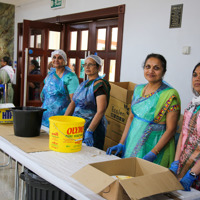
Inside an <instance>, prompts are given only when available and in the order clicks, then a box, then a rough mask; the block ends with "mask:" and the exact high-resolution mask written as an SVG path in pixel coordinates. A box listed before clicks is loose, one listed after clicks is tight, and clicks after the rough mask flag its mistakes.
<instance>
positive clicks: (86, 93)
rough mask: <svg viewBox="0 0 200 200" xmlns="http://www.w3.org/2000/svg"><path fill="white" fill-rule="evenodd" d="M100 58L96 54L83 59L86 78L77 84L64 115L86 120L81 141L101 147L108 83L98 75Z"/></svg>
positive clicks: (108, 91) (104, 125)
mask: <svg viewBox="0 0 200 200" xmlns="http://www.w3.org/2000/svg"><path fill="white" fill-rule="evenodd" d="M101 65H102V60H101V58H100V57H99V56H97V55H90V56H88V57H87V58H86V59H85V64H83V67H84V68H85V74H86V75H87V76H88V80H86V81H84V82H83V83H81V84H80V85H79V87H78V88H77V90H76V92H75V93H74V96H73V98H72V101H71V103H70V105H69V106H68V108H67V110H66V112H65V115H73V116H77V117H82V118H84V119H85V120H86V123H85V126H84V130H85V133H84V139H83V142H84V143H86V145H87V146H94V147H96V148H99V149H103V145H104V140H105V133H106V119H105V116H104V113H105V111H106V108H107V106H108V102H109V98H110V84H109V83H108V82H107V81H106V80H104V79H102V78H100V77H99V75H98V73H99V71H100V69H101Z"/></svg>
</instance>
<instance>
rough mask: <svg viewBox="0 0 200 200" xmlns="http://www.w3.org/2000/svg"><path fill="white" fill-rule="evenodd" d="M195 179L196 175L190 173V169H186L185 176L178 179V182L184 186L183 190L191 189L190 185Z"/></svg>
mask: <svg viewBox="0 0 200 200" xmlns="http://www.w3.org/2000/svg"><path fill="white" fill-rule="evenodd" d="M195 180H197V177H193V176H192V175H191V174H190V170H188V171H187V173H186V174H185V176H184V177H183V178H182V179H181V180H180V183H181V184H182V186H183V187H184V190H185V191H190V190H191V189H190V187H191V186H192V184H193V182H194V181H195Z"/></svg>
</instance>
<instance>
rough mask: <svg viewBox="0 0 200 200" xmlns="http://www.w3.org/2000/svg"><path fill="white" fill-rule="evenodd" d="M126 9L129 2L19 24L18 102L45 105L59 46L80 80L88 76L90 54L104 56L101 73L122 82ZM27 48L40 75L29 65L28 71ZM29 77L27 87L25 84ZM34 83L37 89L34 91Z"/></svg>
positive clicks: (16, 98) (108, 78)
mask: <svg viewBox="0 0 200 200" xmlns="http://www.w3.org/2000/svg"><path fill="white" fill-rule="evenodd" d="M124 12H125V5H120V6H116V7H111V8H105V9H99V10H94V11H89V12H83V13H78V14H71V15H65V16H57V17H53V18H48V19H42V20H37V21H29V20H24V22H23V23H21V24H18V52H17V57H18V58H17V85H16V87H15V102H14V103H15V105H19V104H20V105H21V106H22V105H24V103H25V105H26V106H41V104H42V102H41V101H40V99H39V94H40V92H41V90H42V88H43V85H44V84H43V81H44V79H45V77H46V75H47V73H48V63H49V62H50V60H51V59H50V56H51V52H52V51H53V50H55V49H58V48H60V49H63V50H64V51H65V52H66V53H67V57H68V59H67V60H68V66H69V67H70V68H71V69H72V70H74V72H75V73H76V74H77V76H78V78H79V81H80V82H82V81H83V80H84V79H85V78H86V77H85V75H84V69H83V68H82V64H83V61H84V58H85V57H86V56H88V55H89V54H97V55H99V56H100V57H101V58H102V59H103V61H104V62H103V63H104V64H103V66H102V69H101V72H100V75H102V76H104V78H105V79H106V80H108V81H116V82H118V81H120V69H121V53H122V39H123V22H124ZM27 48H28V50H29V51H28V64H27V65H28V67H29V66H30V63H31V60H36V61H37V62H38V63H39V69H38V71H39V73H38V74H31V73H30V70H29V68H28V70H27V71H28V73H27V74H25V65H26V63H25V56H26V55H25V49H27ZM26 77H27V87H24V84H25V82H26V81H25V79H26ZM32 83H33V84H34V85H35V86H34V87H35V88H36V90H35V91H34V92H33V93H32V92H31V91H32V89H31V88H30V85H32ZM19 88H20V89H19ZM24 88H26V89H24ZM24 90H26V91H24ZM19 94H20V95H19ZM24 94H25V96H26V97H25V99H26V102H24V100H23V99H24V98H23V96H24ZM30 94H31V95H30ZM18 103H19V104H18Z"/></svg>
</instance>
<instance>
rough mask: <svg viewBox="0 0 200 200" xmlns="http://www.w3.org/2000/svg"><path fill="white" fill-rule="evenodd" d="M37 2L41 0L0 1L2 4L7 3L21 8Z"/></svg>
mask: <svg viewBox="0 0 200 200" xmlns="http://www.w3.org/2000/svg"><path fill="white" fill-rule="evenodd" d="M36 1H39V0H0V3H7V4H12V5H15V6H21V5H25V4H29V3H32V2H36Z"/></svg>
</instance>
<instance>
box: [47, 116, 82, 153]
mask: <svg viewBox="0 0 200 200" xmlns="http://www.w3.org/2000/svg"><path fill="white" fill-rule="evenodd" d="M49 122H50V126H49V149H51V150H53V151H58V152H64V153H73V152H77V151H80V150H81V147H82V140H83V132H84V124H85V119H83V118H80V117H72V116H52V117H50V118H49Z"/></svg>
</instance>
